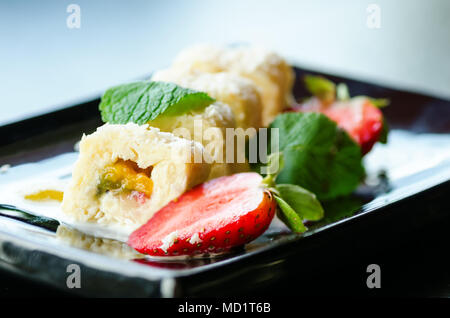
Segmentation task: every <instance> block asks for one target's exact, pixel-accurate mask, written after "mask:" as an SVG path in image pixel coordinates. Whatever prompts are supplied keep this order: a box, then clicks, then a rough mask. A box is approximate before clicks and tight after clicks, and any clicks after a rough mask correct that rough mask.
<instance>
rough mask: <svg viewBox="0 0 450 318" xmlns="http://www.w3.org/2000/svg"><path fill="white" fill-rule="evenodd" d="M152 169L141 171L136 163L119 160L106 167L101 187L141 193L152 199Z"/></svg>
mask: <svg viewBox="0 0 450 318" xmlns="http://www.w3.org/2000/svg"><path fill="white" fill-rule="evenodd" d="M150 172H151V169H141V168H139V167H138V166H137V165H136V164H135V163H134V162H131V161H123V160H119V161H117V162H115V163H113V164H112V165H109V166H107V167H105V169H104V173H103V177H102V182H101V183H102V184H101V187H102V188H104V187H109V188H110V189H120V188H121V189H125V190H129V191H139V192H142V193H144V194H145V195H146V196H148V197H150V195H151V194H152V191H153V181H152V179H150Z"/></svg>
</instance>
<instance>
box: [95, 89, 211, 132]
mask: <svg viewBox="0 0 450 318" xmlns="http://www.w3.org/2000/svg"><path fill="white" fill-rule="evenodd" d="M214 101H215V100H214V99H213V98H211V97H209V96H208V95H207V94H206V93H203V92H198V91H195V90H192V89H187V88H183V87H180V86H177V85H175V84H173V83H165V82H151V81H140V82H134V83H128V84H123V85H119V86H115V87H112V88H110V89H108V90H107V91H106V92H105V93H104V94H103V96H102V99H101V102H100V106H99V109H100V112H101V116H102V120H103V121H104V122H108V123H111V124H126V123H129V122H133V123H136V124H139V125H142V124H145V123H147V122H149V121H151V120H154V119H155V118H156V117H158V116H161V115H164V116H177V115H181V114H184V113H187V112H191V111H199V110H202V109H204V108H205V107H206V106H208V105H210V104H212V103H213V102H214Z"/></svg>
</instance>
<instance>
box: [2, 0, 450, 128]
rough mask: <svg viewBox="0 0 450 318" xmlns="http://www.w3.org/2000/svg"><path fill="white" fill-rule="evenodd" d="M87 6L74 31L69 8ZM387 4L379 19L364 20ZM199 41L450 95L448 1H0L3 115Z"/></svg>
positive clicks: (121, 77)
mask: <svg viewBox="0 0 450 318" xmlns="http://www.w3.org/2000/svg"><path fill="white" fill-rule="evenodd" d="M71 3H75V4H78V5H79V6H80V7H81V28H80V29H69V28H67V26H66V19H67V16H68V15H69V13H67V12H66V8H67V6H68V5H69V4H71ZM371 3H375V4H378V5H379V7H380V8H381V28H380V29H370V28H368V27H367V25H366V21H367V16H368V13H367V12H366V9H367V6H368V5H369V4H371ZM196 42H212V43H235V42H250V43H255V44H261V45H264V46H266V47H269V48H273V49H275V50H276V51H278V52H279V53H281V54H282V55H284V56H285V57H287V58H288V59H289V60H290V61H292V62H293V63H296V64H298V65H301V66H304V67H309V68H311V69H317V70H323V71H327V72H332V73H336V74H340V75H347V76H351V77H355V78H358V79H363V80H368V81H371V82H375V83H382V84H384V85H388V86H393V87H397V88H406V89H410V90H415V91H420V92H426V93H429V94H432V95H435V96H440V97H444V98H450V59H449V57H450V1H447V0H433V1H430V0H427V1H425V0H383V1H382V0H380V1H365V0H359V1H358V0H343V1H333V0H330V1H326V0H322V1H317V0H315V1H294V0H290V1H286V0H277V1H261V0H260V1H255V0H241V1H237V0H227V1H218V0H215V1H214V0H210V1H207V0H184V1H183V0H169V1H105V0H101V1H99V0H97V1H92V0H91V1H81V0H71V1H61V0H60V1H20V0H19V1H1V2H0V43H1V44H0V45H1V46H0V74H1V75H0V79H1V82H0V124H2V123H6V122H10V121H14V120H17V119H19V118H23V117H27V116H31V115H33V114H36V113H41V112H44V111H48V110H49V109H54V108H59V107H64V106H67V105H70V104H71V103H73V102H76V101H82V100H85V99H86V98H90V97H96V96H98V95H99V94H101V92H102V91H103V90H104V89H105V88H107V87H109V86H111V85H114V84H118V83H121V82H124V81H129V80H132V79H135V78H138V77H141V76H143V75H145V74H149V73H150V72H151V71H152V70H155V69H158V68H162V67H165V66H167V65H168V64H169V63H170V61H171V60H172V58H173V57H174V55H175V54H176V53H177V52H178V51H179V50H180V49H182V48H183V47H185V46H187V45H190V44H193V43H196Z"/></svg>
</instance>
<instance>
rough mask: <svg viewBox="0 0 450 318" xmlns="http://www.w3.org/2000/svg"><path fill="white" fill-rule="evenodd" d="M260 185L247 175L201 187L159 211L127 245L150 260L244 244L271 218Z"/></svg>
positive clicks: (253, 175) (268, 198)
mask: <svg viewBox="0 0 450 318" xmlns="http://www.w3.org/2000/svg"><path fill="white" fill-rule="evenodd" d="M261 181H262V177H261V176H260V175H259V174H257V173H251V172H250V173H239V174H235V175H232V176H226V177H221V178H217V179H214V180H211V181H208V182H206V183H204V184H201V185H199V186H197V187H195V188H193V189H192V190H190V191H188V192H186V193H184V194H183V195H182V196H180V197H179V198H178V200H175V201H172V202H170V203H169V204H168V205H166V206H165V207H164V208H162V209H161V210H159V211H158V212H157V213H156V214H155V215H154V216H153V217H152V218H151V219H150V220H149V221H148V222H147V223H146V224H145V225H143V226H142V227H140V228H139V229H137V230H136V231H135V232H133V233H132V234H131V236H130V238H129V241H128V243H129V245H130V246H132V247H133V248H134V249H136V250H137V251H139V252H141V253H144V254H149V255H154V256H176V255H193V254H204V253H220V252H223V251H226V250H229V249H230V248H232V247H235V246H239V245H243V244H246V243H248V242H249V241H251V240H253V239H255V238H256V237H258V236H260V235H261V234H262V233H263V232H264V231H265V230H266V229H267V227H268V226H269V224H270V222H271V221H272V218H273V216H274V214H275V208H276V204H275V200H273V199H272V196H271V194H270V192H268V191H267V190H265V189H264V188H262V186H261Z"/></svg>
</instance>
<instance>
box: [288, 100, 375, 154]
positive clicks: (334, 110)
mask: <svg viewBox="0 0 450 318" xmlns="http://www.w3.org/2000/svg"><path fill="white" fill-rule="evenodd" d="M291 111H302V112H306V111H313V112H321V113H323V114H325V115H327V116H328V117H329V118H330V119H332V120H333V121H335V122H336V123H337V124H338V126H339V127H341V128H342V129H344V130H345V131H347V133H348V134H349V135H350V136H351V137H352V138H353V139H354V140H355V141H356V142H357V143H358V144H359V145H360V146H361V151H362V153H363V154H366V153H367V152H369V151H370V149H372V147H373V145H374V144H375V143H376V142H377V141H378V140H379V138H380V135H381V132H382V130H383V113H382V112H381V110H380V109H379V108H378V107H376V106H375V105H374V104H373V103H372V102H371V100H370V99H369V98H367V97H355V98H352V99H349V100H346V101H335V102H332V103H330V104H325V103H323V102H322V101H321V100H320V99H318V98H317V97H312V98H310V99H309V100H307V101H306V102H305V103H303V104H300V105H297V106H295V107H294V108H292V109H291Z"/></svg>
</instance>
